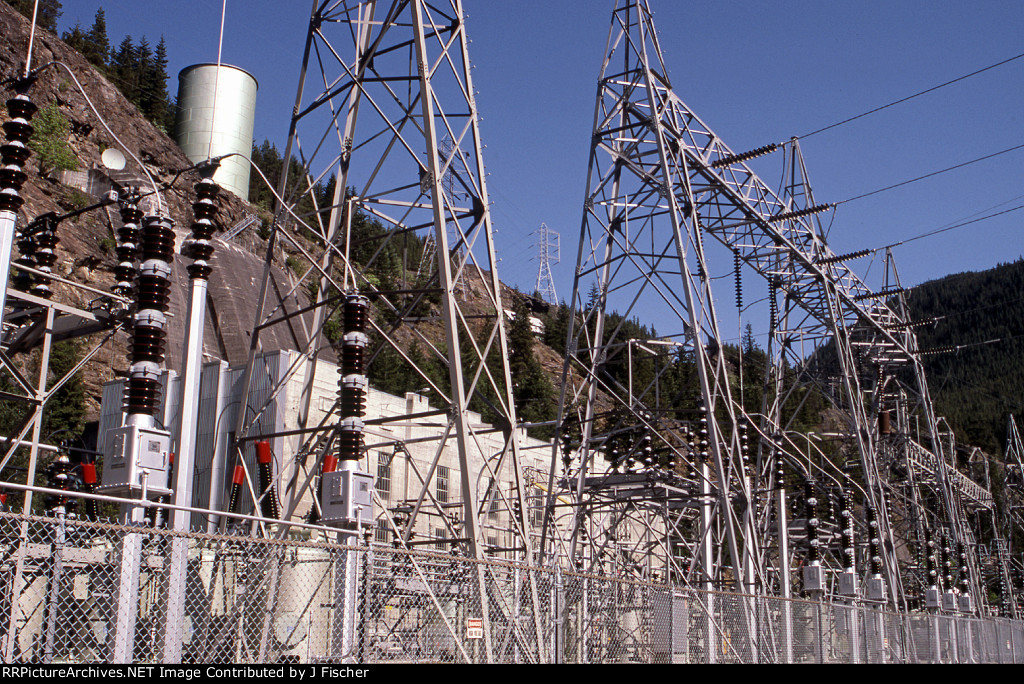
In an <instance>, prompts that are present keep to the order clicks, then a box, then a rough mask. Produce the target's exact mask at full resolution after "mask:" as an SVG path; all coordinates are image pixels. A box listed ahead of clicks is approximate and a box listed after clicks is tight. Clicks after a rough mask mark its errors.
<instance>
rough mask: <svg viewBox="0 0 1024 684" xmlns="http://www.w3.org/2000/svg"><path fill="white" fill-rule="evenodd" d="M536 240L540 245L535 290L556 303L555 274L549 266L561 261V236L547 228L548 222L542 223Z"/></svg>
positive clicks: (547, 299)
mask: <svg viewBox="0 0 1024 684" xmlns="http://www.w3.org/2000/svg"><path fill="white" fill-rule="evenodd" d="M537 240H538V242H539V247H540V255H539V256H538V260H539V261H540V268H538V270H537V287H536V288H535V291H536V292H537V293H538V294H539V295H540V296H541V297H543V298H544V299H545V300H546V301H549V302H551V303H552V304H557V303H558V292H557V291H556V290H555V276H554V275H553V274H552V272H551V267H552V266H557V265H558V264H559V263H561V261H562V236H561V235H559V234H558V233H556V232H555V231H553V230H551V229H550V228H548V224H546V223H542V224H541V226H540V231H539V232H538V238H537Z"/></svg>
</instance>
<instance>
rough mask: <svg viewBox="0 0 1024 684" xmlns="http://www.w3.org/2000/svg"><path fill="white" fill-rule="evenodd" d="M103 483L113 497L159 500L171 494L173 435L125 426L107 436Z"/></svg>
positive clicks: (107, 492)
mask: <svg viewBox="0 0 1024 684" xmlns="http://www.w3.org/2000/svg"><path fill="white" fill-rule="evenodd" d="M104 454H105V456H104V459H103V483H102V484H101V485H100V487H99V491H100V492H101V493H103V494H109V495H111V496H123V497H128V498H133V499H138V498H142V496H143V491H145V496H146V498H147V499H156V498H159V497H161V496H166V495H170V494H171V490H170V489H169V488H168V486H167V485H168V477H169V471H170V459H171V435H170V434H169V433H167V432H165V431H163V430H156V429H152V428H140V427H139V426H137V425H125V426H124V427H119V428H114V429H113V430H109V431H108V432H107V439H106V448H105V449H104Z"/></svg>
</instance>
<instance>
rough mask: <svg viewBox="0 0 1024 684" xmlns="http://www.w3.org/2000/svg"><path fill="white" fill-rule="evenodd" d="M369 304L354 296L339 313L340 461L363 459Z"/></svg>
mask: <svg viewBox="0 0 1024 684" xmlns="http://www.w3.org/2000/svg"><path fill="white" fill-rule="evenodd" d="M369 317H370V300H369V299H367V298H366V297H364V296H362V295H359V294H353V295H349V296H348V297H347V298H346V300H345V305H344V308H343V311H342V322H343V325H344V333H345V334H344V337H343V338H342V346H341V367H340V368H339V369H338V373H339V374H340V375H341V378H340V381H339V390H338V398H339V402H340V408H341V424H340V426H339V430H338V448H337V458H338V460H339V461H358V460H359V458H360V457H361V455H362V448H363V432H364V426H363V421H362V418H363V417H364V416H365V415H366V397H367V393H368V390H369V381H368V380H367V378H366V349H367V346H368V345H369V338H367V336H366V329H367V326H368V325H369Z"/></svg>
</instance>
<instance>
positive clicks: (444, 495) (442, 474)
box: [436, 466, 451, 504]
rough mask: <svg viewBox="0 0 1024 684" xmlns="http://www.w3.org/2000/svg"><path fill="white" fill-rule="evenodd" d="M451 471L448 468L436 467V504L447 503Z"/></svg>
mask: <svg viewBox="0 0 1024 684" xmlns="http://www.w3.org/2000/svg"><path fill="white" fill-rule="evenodd" d="M450 475H451V469H450V468H448V466H437V479H436V484H437V502H438V503H442V504H446V503H448V479H449V476H450Z"/></svg>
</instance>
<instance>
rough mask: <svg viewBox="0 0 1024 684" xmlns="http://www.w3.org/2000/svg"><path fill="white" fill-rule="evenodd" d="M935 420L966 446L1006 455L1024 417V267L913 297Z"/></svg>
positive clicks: (952, 280)
mask: <svg viewBox="0 0 1024 684" xmlns="http://www.w3.org/2000/svg"><path fill="white" fill-rule="evenodd" d="M909 304H910V311H911V316H912V318H914V319H915V320H922V321H930V322H928V323H927V324H926V325H923V326H922V327H921V328H919V329H918V331H917V333H918V339H919V341H920V343H921V348H922V349H923V350H925V351H926V352H930V353H927V354H926V355H925V357H924V361H925V370H926V372H927V374H928V380H929V386H930V387H931V389H932V397H933V399H934V401H935V405H936V407H935V408H936V412H937V413H938V415H940V416H945V417H946V418H947V420H948V421H949V423H950V425H951V426H952V427H953V429H954V430H955V431H956V433H957V435H958V437H959V439H960V441H961V442H968V443H970V444H973V445H975V446H979V447H981V448H983V449H985V450H986V451H988V452H990V453H1002V451H1003V446H1004V445H1003V443H1004V441H1005V439H1006V425H1007V420H1008V416H1009V415H1010V414H1011V413H1012V414H1014V415H1020V414H1021V413H1022V412H1024V260H1018V261H1016V262H1015V263H1012V264H1006V265H1002V266H999V267H997V268H994V269H992V270H989V271H983V272H981V273H960V274H957V275H951V276H947V277H945V278H942V279H940V280H935V281H932V282H928V283H925V284H923V285H921V286H919V287H916V288H914V289H913V290H912V291H911V292H910V294H909Z"/></svg>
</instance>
